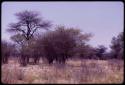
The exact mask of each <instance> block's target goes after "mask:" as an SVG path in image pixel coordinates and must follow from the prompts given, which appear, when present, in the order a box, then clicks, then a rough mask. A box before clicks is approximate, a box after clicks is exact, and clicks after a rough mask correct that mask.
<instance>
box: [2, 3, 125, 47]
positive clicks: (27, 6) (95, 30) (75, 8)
mask: <svg viewBox="0 0 125 85" xmlns="http://www.w3.org/2000/svg"><path fill="white" fill-rule="evenodd" d="M24 10H31V11H38V12H39V13H40V14H41V16H42V17H43V18H44V19H45V20H50V21H52V23H53V25H54V26H55V25H65V26H67V27H77V28H79V29H81V30H82V31H83V32H86V33H92V34H93V35H94V36H93V37H92V38H91V40H90V41H89V42H88V43H89V44H90V45H92V46H94V47H95V46H98V45H104V46H106V47H109V45H110V44H111V39H112V37H113V36H117V35H118V34H119V33H120V32H122V31H123V27H124V26H123V20H124V16H123V15H124V4H123V3H122V2H120V1H119V2H118V1H117V2H115V1H113V2H109V1H108V2H102V1H101V2H98V1H96V2H87V1H86V2H9V1H8V2H3V3H2V27H1V28H2V39H4V40H8V41H10V39H9V38H10V36H11V34H9V33H8V32H6V29H7V28H8V24H9V23H12V22H16V21H17V19H16V17H15V15H14V14H15V13H17V12H21V11H24Z"/></svg>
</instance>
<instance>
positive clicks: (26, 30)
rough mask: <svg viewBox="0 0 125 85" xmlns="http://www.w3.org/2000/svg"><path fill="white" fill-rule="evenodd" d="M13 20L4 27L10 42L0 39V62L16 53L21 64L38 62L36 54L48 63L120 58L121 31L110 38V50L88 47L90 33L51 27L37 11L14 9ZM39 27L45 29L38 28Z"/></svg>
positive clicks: (38, 58) (121, 47)
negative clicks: (0, 41) (0, 42)
mask: <svg viewBox="0 0 125 85" xmlns="http://www.w3.org/2000/svg"><path fill="white" fill-rule="evenodd" d="M15 16H16V17H17V19H18V22H17V23H10V24H9V28H8V29H7V31H8V32H9V33H13V35H12V36H11V40H13V41H14V44H12V43H10V42H7V41H3V40H2V63H4V64H5V63H8V58H9V57H10V56H13V57H18V59H19V63H20V65H21V66H26V65H27V64H29V63H30V61H29V59H30V58H32V59H33V64H38V63H39V60H40V58H42V59H46V60H47V61H48V63H49V64H52V63H53V62H54V61H55V62H56V63H60V64H65V62H66V60H67V59H70V58H75V57H77V58H81V59H112V58H115V59H123V58H124V55H123V49H124V48H123V47H124V46H123V44H124V40H123V32H121V33H119V34H118V36H116V37H113V38H112V40H111V46H110V48H111V51H110V52H107V51H106V49H107V48H106V47H105V46H103V45H100V46H98V47H92V46H91V45H89V44H88V43H87V42H88V41H89V40H90V38H91V37H92V34H91V33H83V32H82V31H81V30H80V29H76V28H74V27H65V26H56V27H55V28H54V30H51V28H52V26H53V25H52V23H51V22H50V21H47V20H43V18H41V17H40V15H39V13H37V12H34V11H27V10H26V11H22V12H19V13H16V14H15ZM39 30H46V31H45V32H40V31H39Z"/></svg>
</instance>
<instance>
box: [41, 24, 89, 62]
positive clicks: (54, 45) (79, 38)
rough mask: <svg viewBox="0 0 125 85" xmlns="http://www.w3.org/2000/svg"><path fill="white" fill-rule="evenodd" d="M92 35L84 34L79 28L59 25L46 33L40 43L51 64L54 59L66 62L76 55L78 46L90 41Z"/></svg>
mask: <svg viewBox="0 0 125 85" xmlns="http://www.w3.org/2000/svg"><path fill="white" fill-rule="evenodd" d="M90 36H91V35H90V34H82V33H81V31H80V30H78V29H74V28H66V27H64V26H58V27H57V28H56V30H55V31H50V32H47V33H46V34H45V35H44V37H43V38H42V39H41V41H40V42H41V43H40V45H42V46H41V47H42V48H43V53H44V54H45V57H46V58H47V60H48V62H49V63H50V64H51V63H52V62H53V61H54V60H55V61H57V62H58V63H65V61H66V59H68V58H71V57H72V56H74V55H75V53H76V52H75V51H76V48H77V47H78V46H79V45H80V44H82V43H85V42H86V41H88V39H89V38H90Z"/></svg>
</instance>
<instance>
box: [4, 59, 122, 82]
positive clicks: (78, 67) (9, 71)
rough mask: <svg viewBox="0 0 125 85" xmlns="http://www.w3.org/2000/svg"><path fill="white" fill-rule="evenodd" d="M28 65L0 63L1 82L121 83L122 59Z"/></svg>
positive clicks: (11, 62)
mask: <svg viewBox="0 0 125 85" xmlns="http://www.w3.org/2000/svg"><path fill="white" fill-rule="evenodd" d="M58 67H59V65H58V66H57V65H51V66H50V65H48V64H46V63H40V64H39V65H28V66H27V67H20V66H19V64H18V63H17V62H15V61H14V60H11V61H9V64H4V65H2V82H3V83H6V84H19V83H26V84H27V83H30V84H33V83H35V84H37V83H40V84H41V83H43V84H44V83H49V84H50V83H68V84H79V83H80V84H81V83H82V84H84V83H85V84H87V83H123V79H124V76H123V74H124V71H123V69H124V61H123V60H68V61H67V62H66V65H65V66H64V67H62V68H58Z"/></svg>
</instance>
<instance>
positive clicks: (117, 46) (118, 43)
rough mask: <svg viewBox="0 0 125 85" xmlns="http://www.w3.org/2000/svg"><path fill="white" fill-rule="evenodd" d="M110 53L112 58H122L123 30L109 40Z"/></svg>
mask: <svg viewBox="0 0 125 85" xmlns="http://www.w3.org/2000/svg"><path fill="white" fill-rule="evenodd" d="M111 43H112V44H111V45H110V47H111V54H112V58H119V59H123V58H124V55H123V50H124V38H123V32H121V33H119V35H118V36H117V37H113V38H112V41H111Z"/></svg>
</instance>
